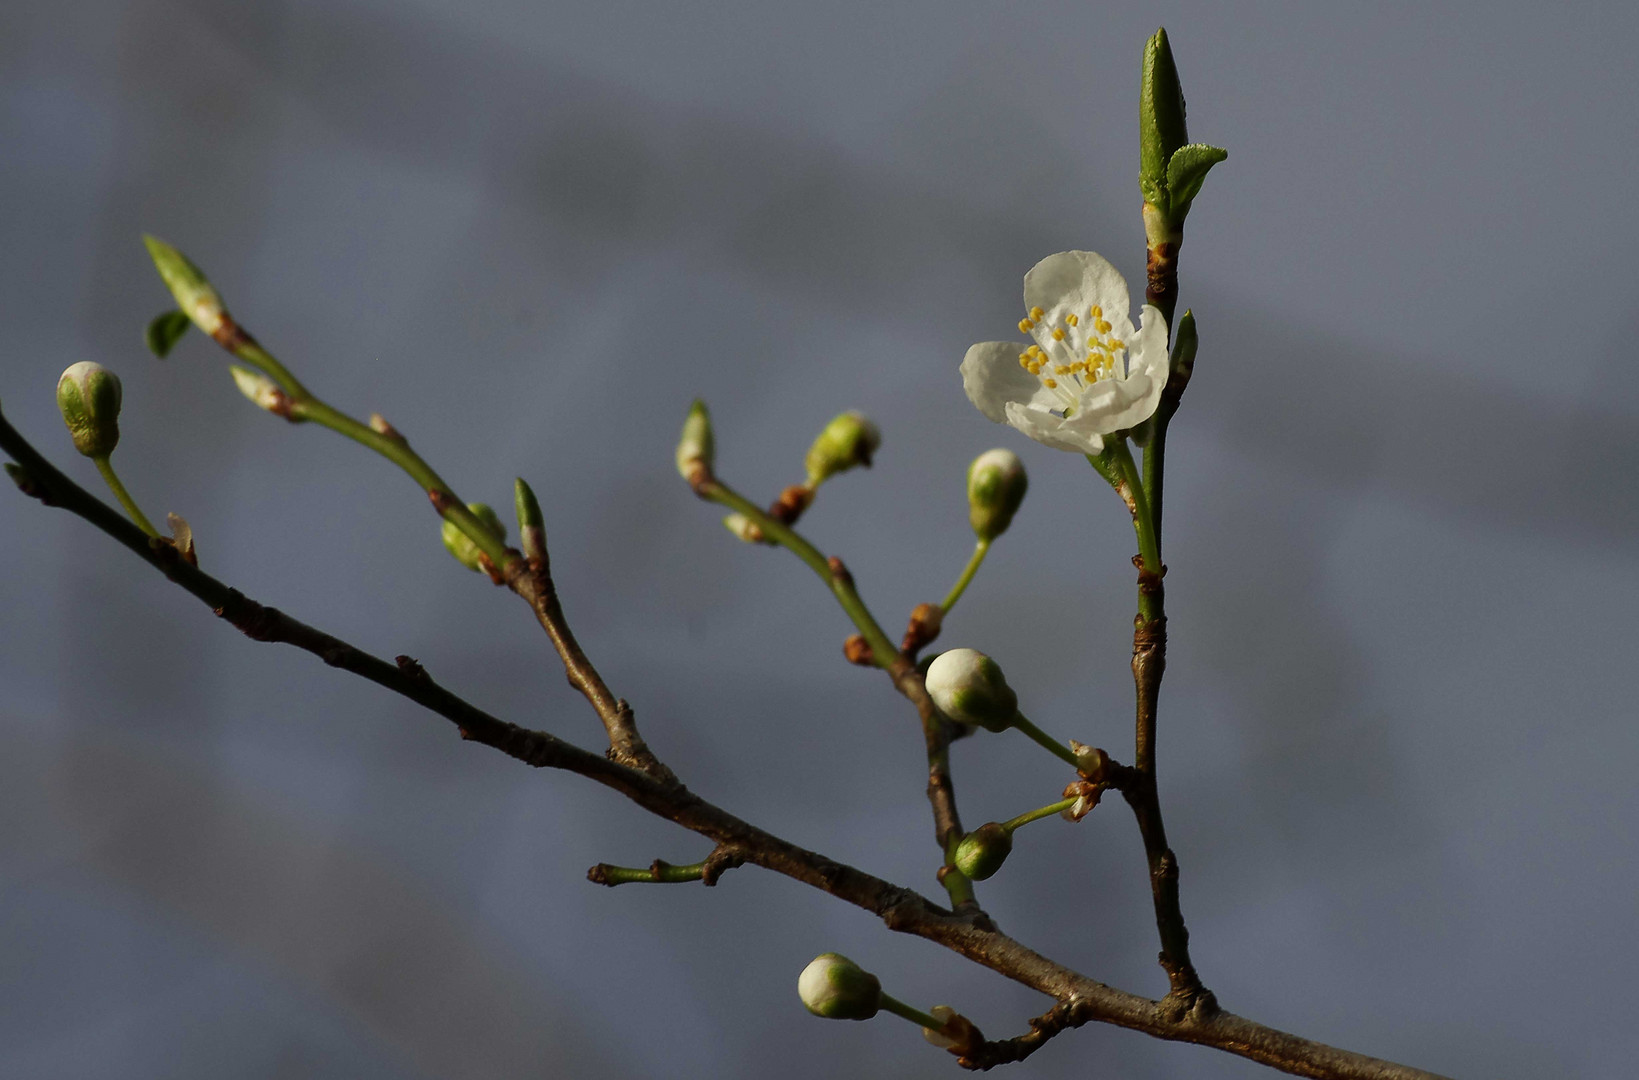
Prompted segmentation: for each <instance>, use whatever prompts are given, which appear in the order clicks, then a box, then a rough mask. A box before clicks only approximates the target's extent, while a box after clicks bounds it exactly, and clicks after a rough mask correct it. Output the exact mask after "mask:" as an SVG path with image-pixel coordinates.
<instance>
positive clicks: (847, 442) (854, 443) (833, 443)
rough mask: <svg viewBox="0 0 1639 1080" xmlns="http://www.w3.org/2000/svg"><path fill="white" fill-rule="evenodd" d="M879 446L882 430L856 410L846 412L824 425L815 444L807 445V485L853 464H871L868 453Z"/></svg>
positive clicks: (825, 478)
mask: <svg viewBox="0 0 1639 1080" xmlns="http://www.w3.org/2000/svg"><path fill="white" fill-rule="evenodd" d="M881 445H882V432H880V431H878V430H877V427H876V425H875V424H873V423H871V421H870V420H868V419H866V418H865V417H864V416H863V415H861V414H860V413H857V412H845V413H843V414H842V415H841V416H838V417H837V418H836V419H834V420H832V421H831V422H830V423H829V424H826V425H825V430H824V431H822V432H820V433H819V438H817V439H815V440H814V445H813V446H810V447H809V448H808V456H807V458H805V459H804V462H803V463H804V465H805V466H806V467H807V469H808V485H809V486H810V487H815V486H818V485H819V484H822V483H824V482H825V481H826V480H827V479H829V478H830V477H832V476H835V475H836V474H837V473H839V472H846V471H847V470H849V469H851V468H853V467H854V466H855V465H863V466H865V467H866V468H867V469H868V468H870V467H871V455H872V454H874V453H876V451H877V448H878V447H880V446H881Z"/></svg>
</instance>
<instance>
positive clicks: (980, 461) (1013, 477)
mask: <svg viewBox="0 0 1639 1080" xmlns="http://www.w3.org/2000/svg"><path fill="white" fill-rule="evenodd" d="M1029 486H1030V480H1029V478H1028V477H1027V476H1025V474H1024V462H1022V461H1020V460H1019V455H1017V454H1015V453H1014V452H1013V451H1011V450H999V449H998V450H986V451H985V452H984V453H982V454H980V455H979V456H978V457H976V458H974V459H973V464H971V465H969V466H968V467H967V504H968V521H969V522H970V523H971V524H972V525H973V535H975V536H977V537H978V538H979V539H980V540H994V539H996V537H998V536H1000V535H1002V533H1004V532H1006V531H1007V527H1008V526H1009V525H1011V524H1012V523H1013V515H1014V514H1015V513H1017V512H1018V509H1019V504H1020V503H1022V502H1024V493H1025V489H1026V488H1028V487H1029Z"/></svg>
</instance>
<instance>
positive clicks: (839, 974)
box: [797, 952, 882, 1020]
mask: <svg viewBox="0 0 1639 1080" xmlns="http://www.w3.org/2000/svg"><path fill="white" fill-rule="evenodd" d="M797 996H799V997H801V998H802V1003H803V1005H805V1006H807V1008H808V1011H809V1012H811V1013H813V1014H814V1015H815V1016H823V1017H825V1018H826V1019H828V1020H869V1019H870V1018H871V1017H873V1016H875V1015H876V1014H877V1010H878V1009H880V1008H881V1007H882V983H881V982H879V981H878V980H877V977H876V976H875V975H872V974H871V973H870V972H868V971H865V970H863V969H862V968H860V966H859V965H858V964H856V963H854V962H853V961H852V960H850V959H848V958H847V957H846V956H843V955H841V954H840V953H834V952H831V953H821V954H820V955H818V956H816V957H814V959H813V962H812V963H810V964H809V965H808V966H807V967H805V968H803V969H802V974H801V975H800V976H798V977H797Z"/></svg>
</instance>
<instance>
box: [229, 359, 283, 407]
mask: <svg viewBox="0 0 1639 1080" xmlns="http://www.w3.org/2000/svg"><path fill="white" fill-rule="evenodd" d="M228 373H229V374H230V375H232V376H233V385H235V386H237V387H238V388H239V392H240V393H241V394H243V395H245V397H247V398H249V399H250V400H251V403H252V404H254V405H255V406H256V407H257V408H258V409H266V410H267V411H268V412H270V413H272V414H273V415H274V416H282V417H284V418H285V419H286V420H290V419H293V417H292V416H291V415H290V396H289V395H288V394H286V393H285V392H284V391H283V390H281V389H279V385H278V384H277V383H275V382H274V381H273V380H272V379H270V378H268V377H267V376H266V375H263V374H262V373H261V372H259V371H252V370H251V369H250V368H246V367H240V366H239V365H238V364H229V365H228Z"/></svg>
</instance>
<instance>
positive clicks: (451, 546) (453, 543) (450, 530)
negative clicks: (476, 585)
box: [441, 503, 506, 571]
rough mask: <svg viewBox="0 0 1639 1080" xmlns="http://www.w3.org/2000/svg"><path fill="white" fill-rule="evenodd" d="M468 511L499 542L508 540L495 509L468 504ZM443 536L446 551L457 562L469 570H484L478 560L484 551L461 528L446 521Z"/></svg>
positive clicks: (504, 527) (482, 505)
mask: <svg viewBox="0 0 1639 1080" xmlns="http://www.w3.org/2000/svg"><path fill="white" fill-rule="evenodd" d="M467 509H468V510H471V511H472V514H473V516H474V517H476V518H477V519H478V521H479V522H480V523H481V524H482V525H483V526H484V527H485V528H487V529H488V530H489V531H490V532H491V533H493V534H494V535H495V538H496V539H497V540H505V539H506V526H505V525H503V524H501V518H500V516H499V515H498V514H496V513H495V511H494V510H493V509H491V508H490V507H489V506H486V505H485V504H483V503H468V504H467ZM441 535H442V536H443V538H444V548H445V550H447V551H448V552H449V553H450V554H451V555H453V556H455V561H456V562H458V563H460V564H461V565H462V566H464V567H466V568H467V569H468V570H475V571H482V570H483V564H482V563H480V562H479V560H478V556H479V555H481V554H482V551H481V550H480V549H479V547H478V545H477V544H474V543H473V542H472V540H471V539H470V538H468V536H467V534H466V533H464V532H462V531H461V528H460V526H458V525H456V524H455V522H453V521H446V522H444V528H443V530H442V533H441Z"/></svg>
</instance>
